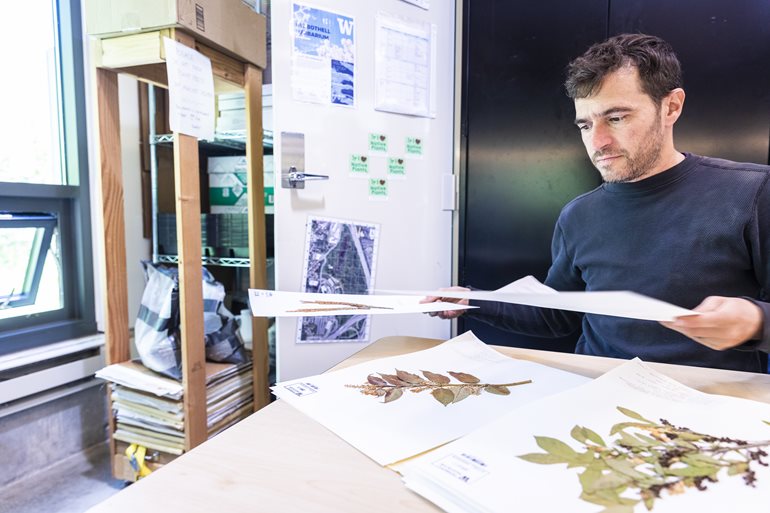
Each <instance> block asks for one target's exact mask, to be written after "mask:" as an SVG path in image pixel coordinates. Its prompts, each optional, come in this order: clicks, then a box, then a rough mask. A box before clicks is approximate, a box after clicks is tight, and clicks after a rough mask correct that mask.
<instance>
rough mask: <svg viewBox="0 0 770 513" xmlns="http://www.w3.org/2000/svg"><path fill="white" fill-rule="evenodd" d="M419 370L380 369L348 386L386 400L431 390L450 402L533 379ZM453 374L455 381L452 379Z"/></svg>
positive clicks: (440, 399) (503, 391)
mask: <svg viewBox="0 0 770 513" xmlns="http://www.w3.org/2000/svg"><path fill="white" fill-rule="evenodd" d="M420 372H421V373H422V376H419V375H417V374H413V373H411V372H407V371H403V370H398V369H396V373H395V374H388V373H385V372H378V373H377V374H369V376H367V377H366V383H365V384H363V385H345V386H346V387H348V388H356V389H359V390H360V391H361V393H362V394H364V395H371V396H375V397H382V398H383V401H382V402H384V403H389V402H393V401H395V400H396V399H399V398H401V397H402V396H403V395H404V392H405V391H407V390H408V391H410V392H414V393H419V392H425V391H428V390H429V391H430V394H431V395H432V396H433V398H434V399H436V400H437V401H438V402H440V403H441V404H443V405H444V406H448V405H450V404H453V403H459V402H460V401H462V400H463V399H466V398H468V397H470V396H472V395H480V394H481V392H482V391H484V392H487V393H490V394H496V395H509V394H510V393H511V391H510V389H509V387H515V386H519V385H526V384H527V383H532V380H531V379H529V380H525V381H516V382H513V383H481V380H480V379H479V378H477V377H476V376H474V375H472V374H468V373H467V372H455V371H448V372H447V374H449V376H445V375H444V374H439V373H437V372H431V371H426V370H424V371H420ZM450 376H451V377H450ZM452 378H454V379H455V380H456V382H452Z"/></svg>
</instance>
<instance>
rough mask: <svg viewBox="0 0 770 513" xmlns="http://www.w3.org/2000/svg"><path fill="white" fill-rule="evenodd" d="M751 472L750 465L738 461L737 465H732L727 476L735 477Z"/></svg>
mask: <svg viewBox="0 0 770 513" xmlns="http://www.w3.org/2000/svg"><path fill="white" fill-rule="evenodd" d="M747 470H749V464H748V463H746V462H743V461H736V462H735V463H733V464H731V465H730V467H729V468H728V469H727V475H728V476H734V475H736V474H743V473H744V472H746V471H747Z"/></svg>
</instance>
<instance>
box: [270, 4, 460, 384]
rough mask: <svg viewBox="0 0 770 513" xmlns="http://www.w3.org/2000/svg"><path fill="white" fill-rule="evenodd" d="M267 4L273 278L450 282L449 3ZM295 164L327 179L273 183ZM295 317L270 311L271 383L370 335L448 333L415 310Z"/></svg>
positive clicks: (341, 355) (311, 282) (322, 364)
mask: <svg viewBox="0 0 770 513" xmlns="http://www.w3.org/2000/svg"><path fill="white" fill-rule="evenodd" d="M415 4H422V7H428V8H427V9H424V8H422V7H420V6H418V5H415ZM271 9H272V20H271V23H272V25H271V30H272V66H273V101H274V104H273V105H274V106H273V116H274V118H273V127H274V137H275V146H274V154H275V272H276V281H275V285H276V289H277V290H283V291H304V290H307V291H315V290H312V289H313V287H315V288H320V289H322V290H328V291H339V292H345V293H361V290H360V287H361V283H362V280H363V281H367V280H368V281H369V283H368V286H373V288H374V289H433V288H436V287H440V286H446V285H448V284H449V283H450V281H451V277H452V268H451V263H452V262H451V255H452V226H451V225H452V211H451V209H452V208H453V203H454V201H453V192H452V190H450V189H451V187H449V186H448V185H449V184H451V183H452V178H453V177H452V176H451V173H452V163H453V146H452V143H453V127H454V110H453V109H454V85H453V84H454V46H455V37H454V26H455V25H454V20H455V5H454V2H450V1H448V0H413V1H410V2H407V1H403V0H383V1H378V2H370V1H361V0H312V1H310V2H299V1H298V2H292V1H288V0H281V1H277V2H275V1H274V2H273V3H272V7H271ZM376 34H377V36H375V35H376ZM345 39H349V41H345ZM426 42H427V43H426ZM375 43H377V46H375ZM351 44H352V46H351ZM426 44H427V46H426ZM426 49H428V50H430V51H429V52H428V54H427V55H426ZM431 49H432V50H431ZM388 53H389V55H387V54H388ZM318 54H322V55H321V56H320V57H319V56H318ZM327 55H330V56H331V58H326V56H327ZM378 56H379V57H378ZM378 59H379V61H378ZM347 61H352V62H347ZM377 62H379V64H377V65H376V63H377ZM426 62H427V63H428V64H429V65H428V66H427V67H426ZM410 66H412V67H411V68H410ZM375 68H376V69H377V70H378V73H377V75H376V76H375ZM399 73H401V75H399ZM426 74H427V75H426ZM375 78H378V79H381V80H380V89H379V92H378V94H377V95H376V94H375V91H376V88H375ZM426 81H427V82H426ZM431 83H432V88H430V87H429V88H424V87H422V86H423V85H425V84H428V85H430V84H431ZM426 91H428V93H429V98H425V97H423V96H421V95H423V94H425V92H426ZM431 91H432V93H431ZM375 102H378V105H379V106H380V107H381V108H380V109H377V110H376V109H375ZM381 109H387V111H385V110H381ZM426 109H427V111H426ZM393 110H405V111H409V112H417V113H418V114H419V115H405V114H400V113H394V112H391V111H393ZM426 114H427V115H426ZM287 133H288V134H292V135H282V134H287ZM303 146H304V148H303ZM292 149H294V150H297V152H299V153H302V150H304V154H300V155H297V154H296V153H297V152H295V154H292ZM289 155H292V156H291V157H289ZM303 164H304V172H305V173H308V174H316V175H326V176H328V177H329V178H328V180H317V181H306V182H305V184H304V188H303V189H289V188H282V187H281V184H280V181H281V170H282V169H284V170H285V169H288V168H289V166H291V165H293V166H294V167H295V168H297V171H299V172H301V171H303V169H302V166H303ZM308 234H311V235H312V237H314V238H313V239H312V240H308ZM342 246H344V247H342ZM372 252H374V258H373V259H372V258H371V257H370V256H369V255H370V254H371V253H372ZM319 269H321V270H320V271H319ZM319 273H320V274H319ZM319 276H320V277H319ZM305 319H306V321H304V322H303V321H302V320H301V319H299V320H298V319H293V318H282V319H278V320H277V329H276V353H277V357H276V358H277V379H278V380H279V381H282V380H288V379H293V378H296V377H301V376H304V375H311V374H317V373H320V372H322V371H324V370H326V369H328V368H329V367H331V366H333V365H335V364H336V363H338V362H339V361H341V360H343V359H345V358H346V357H348V356H350V355H351V354H353V353H355V352H357V351H359V350H360V349H362V348H363V347H365V345H366V344H367V343H369V342H373V341H375V340H377V339H379V338H381V337H385V336H390V335H409V336H420V337H433V338H448V337H449V334H450V325H449V322H448V321H441V320H439V319H437V318H432V317H428V316H427V315H424V314H411V315H393V316H391V315H381V316H370V317H369V318H368V320H367V321H362V320H361V319H344V318H327V319H325V320H319V319H312V318H305Z"/></svg>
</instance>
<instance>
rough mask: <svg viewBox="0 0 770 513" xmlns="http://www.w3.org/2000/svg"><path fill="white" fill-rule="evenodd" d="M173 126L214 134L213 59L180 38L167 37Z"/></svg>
mask: <svg viewBox="0 0 770 513" xmlns="http://www.w3.org/2000/svg"><path fill="white" fill-rule="evenodd" d="M163 45H164V48H165V50H166V71H167V73H168V90H169V116H170V118H171V119H170V125H171V130H173V131H174V132H180V133H183V134H187V135H191V136H194V137H197V138H198V139H213V138H214V120H215V115H216V113H215V110H214V77H213V75H212V73H211V61H210V60H209V59H208V57H205V56H203V55H201V54H200V53H198V52H196V51H195V50H193V49H192V48H189V47H187V46H185V45H183V44H180V43H177V42H176V41H174V40H172V39H169V38H164V40H163Z"/></svg>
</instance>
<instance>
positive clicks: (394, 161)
mask: <svg viewBox="0 0 770 513" xmlns="http://www.w3.org/2000/svg"><path fill="white" fill-rule="evenodd" d="M388 174H389V175H391V176H402V177H403V176H406V169H404V159H402V158H388Z"/></svg>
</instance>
